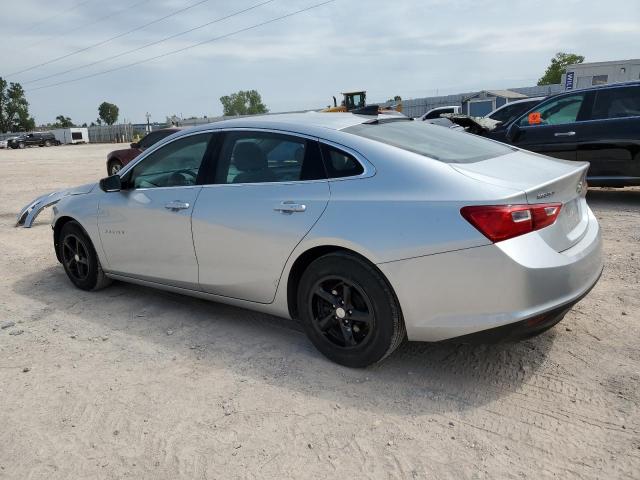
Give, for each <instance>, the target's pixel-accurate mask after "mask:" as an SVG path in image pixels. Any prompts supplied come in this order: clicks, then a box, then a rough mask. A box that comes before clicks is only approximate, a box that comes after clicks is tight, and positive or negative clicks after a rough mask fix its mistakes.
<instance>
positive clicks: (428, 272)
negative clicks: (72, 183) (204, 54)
mask: <svg viewBox="0 0 640 480" xmlns="http://www.w3.org/2000/svg"><path fill="white" fill-rule="evenodd" d="M588 166H589V165H588V163H577V162H569V161H563V160H557V159H552V158H549V157H545V156H541V155H538V154H533V153H529V152H525V151H522V150H519V149H517V148H514V147H511V146H507V145H504V144H501V143H497V142H494V141H491V140H487V139H484V138H480V137H476V136H473V135H470V134H467V133H463V132H458V131H454V130H451V129H446V128H442V127H440V126H437V125H430V124H427V123H425V122H417V121H411V120H410V119H407V118H399V117H385V116H382V115H380V116H366V115H354V114H350V113H344V114H342V113H331V114H328V113H307V114H291V115H272V116H263V117H254V118H243V119H235V120H228V121H223V122H219V123H215V124H211V125H205V126H201V127H198V128H195V129H191V130H186V131H181V132H178V133H176V134H173V135H171V136H170V137H168V138H166V139H164V140H163V141H161V142H160V143H158V144H156V145H154V146H153V147H151V148H149V149H148V150H146V151H145V152H144V153H143V154H141V155H140V156H139V157H138V158H136V159H135V160H134V161H133V162H131V163H130V164H128V165H126V166H125V167H124V168H123V169H122V170H121V171H119V172H118V174H117V175H114V176H111V177H107V178H105V179H103V180H101V181H100V183H99V184H93V185H87V186H83V187H79V188H77V189H74V190H72V191H69V192H66V193H65V194H64V195H61V196H60V200H59V201H58V203H56V204H55V206H54V215H53V224H52V225H53V232H54V235H53V237H54V238H53V240H54V246H55V253H56V255H57V257H58V259H59V261H60V262H61V263H62V265H63V266H64V269H65V271H66V273H67V275H68V277H69V279H70V280H71V282H72V283H73V284H74V285H75V286H76V287H78V288H81V289H83V290H97V289H100V288H102V287H105V286H107V285H108V284H109V283H110V281H111V280H121V281H125V282H132V283H137V284H141V285H146V286H151V287H156V288H161V289H165V290H169V291H172V292H178V293H184V294H187V295H193V296H197V297H201V298H205V299H211V300H215V301H219V302H224V303H229V304H232V305H236V306H239V307H244V308H249V309H252V310H259V311H262V312H266V313H270V314H273V315H278V316H281V317H288V318H294V319H298V320H299V321H300V322H301V324H302V326H303V327H304V330H305V332H306V333H307V335H308V337H309V339H310V340H311V342H312V343H313V344H314V345H315V346H316V347H317V349H318V350H319V351H320V352H322V353H323V354H324V355H325V356H327V357H328V358H329V359H331V360H333V361H335V362H338V363H340V364H342V365H347V366H351V367H363V366H367V365H370V364H372V363H375V362H379V361H380V360H382V359H384V358H385V357H387V356H388V355H389V354H391V353H392V352H393V351H394V350H395V349H396V347H398V345H399V344H400V343H401V342H402V341H403V340H404V339H408V340H417V341H428V342H434V341H442V340H448V339H454V340H455V341H472V340H474V341H477V340H478V339H480V340H482V341H484V340H486V339H489V338H499V337H502V338H505V337H506V338H520V337H523V336H528V335H533V334H536V333H539V332H541V331H544V330H546V329H548V328H550V327H552V326H553V325H555V324H556V323H557V322H559V321H560V320H561V319H562V317H563V316H564V315H565V313H566V312H567V311H568V310H569V309H570V308H571V306H572V305H574V304H575V303H576V302H577V301H578V300H580V299H581V298H582V297H583V296H584V295H585V294H586V293H587V292H588V291H589V290H590V289H591V288H592V287H593V285H594V284H595V283H596V282H597V280H598V278H599V276H600V273H601V271H602V267H603V263H602V257H601V238H600V230H599V226H598V222H597V221H596V219H595V217H594V215H593V213H592V212H591V210H590V209H589V207H588V206H587V203H586V201H585V194H586V190H587V185H586V181H585V175H586V172H587V168H588Z"/></svg>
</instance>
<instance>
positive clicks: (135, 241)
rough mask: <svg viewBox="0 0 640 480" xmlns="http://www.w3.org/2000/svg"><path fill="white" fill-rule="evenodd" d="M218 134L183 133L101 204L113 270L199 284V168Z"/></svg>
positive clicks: (138, 166) (102, 227) (105, 242)
mask: <svg viewBox="0 0 640 480" xmlns="http://www.w3.org/2000/svg"><path fill="white" fill-rule="evenodd" d="M212 138H213V134H211V133H200V134H195V135H190V136H187V137H181V138H178V139H176V140H174V141H173V142H171V143H168V144H166V145H163V146H162V147H161V148H159V149H157V150H155V151H153V152H151V154H149V155H147V156H146V157H145V158H143V159H142V160H141V161H140V162H138V163H136V164H135V165H134V167H133V168H132V169H130V170H128V171H127V172H126V173H125V174H123V175H122V177H123V178H122V181H123V187H124V188H123V190H121V191H119V192H110V193H107V194H106V195H104V196H103V197H102V200H101V201H100V203H99V205H98V227H99V232H100V239H101V241H102V246H103V248H104V251H105V254H106V257H107V262H108V269H109V271H110V272H113V273H118V274H122V275H126V276H132V277H136V278H141V279H144V280H149V281H154V282H159V283H166V284H170V285H175V286H180V287H184V288H197V283H198V263H197V261H196V256H195V252H194V249H193V239H192V236H191V214H192V212H193V206H194V204H195V202H196V199H197V197H198V193H199V192H200V190H201V188H202V187H201V186H199V185H198V183H199V182H198V181H197V180H198V173H199V171H200V166H201V165H202V163H203V159H204V158H205V157H206V156H207V152H208V151H209V150H208V146H209V144H210V143H211V141H212Z"/></svg>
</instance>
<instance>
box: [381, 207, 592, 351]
mask: <svg viewBox="0 0 640 480" xmlns="http://www.w3.org/2000/svg"><path fill="white" fill-rule="evenodd" d="M378 267H379V268H380V269H381V270H382V272H383V273H384V274H385V275H386V276H387V278H388V279H389V281H390V282H391V284H392V286H393V288H394V290H395V292H396V295H397V297H398V300H399V301H400V306H401V308H402V313H403V317H404V320H405V324H406V327H407V336H408V338H409V340H417V341H431V342H433V341H441V340H447V339H453V338H456V337H463V336H466V335H470V334H475V333H478V332H482V331H485V330H491V329H496V328H499V327H505V326H507V327H505V330H509V328H513V329H515V330H517V329H520V328H522V325H520V326H518V325H516V324H517V323H518V322H523V321H525V322H526V321H529V323H530V324H531V326H534V325H533V323H534V320H535V319H536V318H538V319H542V320H540V322H543V323H544V322H546V321H549V322H552V321H553V319H555V317H557V316H558V315H559V318H562V316H563V315H564V313H566V310H568V309H569V308H571V306H572V305H573V304H575V303H576V302H577V301H578V300H580V299H581V298H582V297H583V296H584V295H586V294H587V293H588V292H589V290H590V289H591V288H592V287H593V286H594V285H595V284H596V282H597V281H598V278H599V277H600V274H601V272H602V268H603V263H602V240H601V236H600V229H599V226H598V223H597V221H596V219H595V217H594V216H593V213H591V211H589V224H588V227H587V232H586V234H585V235H584V237H583V238H582V239H581V240H580V241H579V242H578V243H577V244H576V245H574V246H573V247H571V248H570V249H568V250H566V251H564V252H560V253H559V252H556V251H555V250H553V249H552V248H551V247H549V246H548V244H547V243H546V242H545V241H544V239H543V238H542V237H541V236H540V235H539V234H538V233H536V232H533V233H531V234H527V235H523V236H521V237H517V238H514V239H511V240H507V241H504V242H500V243H497V244H492V245H486V246H483V247H476V248H469V249H465V250H460V251H456V252H448V253H443V254H437V255H430V256H425V257H419V258H412V259H407V260H400V261H396V262H388V263H382V264H379V265H378ZM563 310H565V311H564V312H563ZM546 317H548V318H546ZM545 318H546V320H545ZM556 321H559V319H558V320H556ZM524 325H525V326H526V323H525V324H524ZM542 328H544V326H542ZM502 333H504V331H503V332H502ZM525 333H526V332H525ZM532 333H534V332H532ZM507 334H508V332H507ZM503 336H504V335H503Z"/></svg>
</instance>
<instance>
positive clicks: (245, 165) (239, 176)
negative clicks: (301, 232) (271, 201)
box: [216, 132, 325, 184]
mask: <svg viewBox="0 0 640 480" xmlns="http://www.w3.org/2000/svg"><path fill="white" fill-rule="evenodd" d="M320 178H325V172H324V169H323V166H322V159H321V158H320V153H319V150H318V145H317V142H314V141H309V140H306V139H304V138H300V137H296V136H292V135H285V134H280V133H271V132H228V133H226V134H225V139H224V142H223V144H222V148H221V150H220V156H219V161H218V168H217V172H216V183H223V184H229V183H272V182H295V181H300V180H317V179H320Z"/></svg>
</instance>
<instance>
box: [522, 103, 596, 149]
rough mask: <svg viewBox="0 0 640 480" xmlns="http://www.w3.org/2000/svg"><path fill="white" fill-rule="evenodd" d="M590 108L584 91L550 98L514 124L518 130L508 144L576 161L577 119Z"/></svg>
mask: <svg viewBox="0 0 640 480" xmlns="http://www.w3.org/2000/svg"><path fill="white" fill-rule="evenodd" d="M589 108H590V104H589V98H587V95H586V94H585V93H584V92H583V93H573V94H570V95H563V96H560V97H555V98H552V99H549V100H548V101H546V102H544V103H542V104H541V105H540V106H539V107H538V108H536V109H535V111H532V112H529V114H527V115H525V116H523V117H522V118H520V119H519V120H518V121H517V125H518V127H519V128H518V130H517V133H516V134H515V136H514V137H513V139H512V141H511V143H512V144H513V145H515V146H517V147H520V148H524V149H526V150H531V151H532V152H537V153H542V154H544V155H549V156H551V157H556V158H561V159H564V160H576V159H577V155H576V151H577V147H578V142H579V141H580V136H581V129H582V124H581V121H580V120H581V119H582V118H583V116H584V113H583V112H585V111H586V110H588V109H589Z"/></svg>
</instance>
